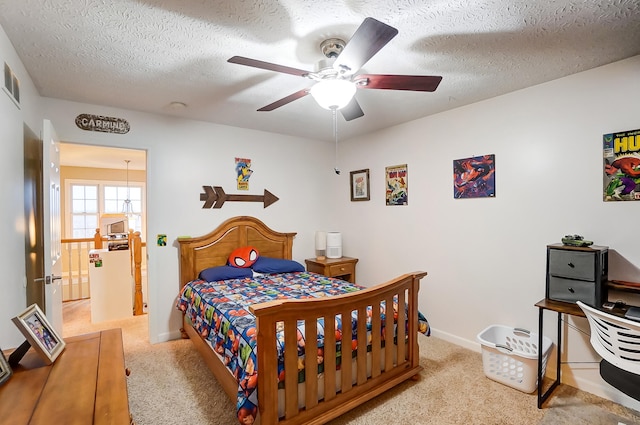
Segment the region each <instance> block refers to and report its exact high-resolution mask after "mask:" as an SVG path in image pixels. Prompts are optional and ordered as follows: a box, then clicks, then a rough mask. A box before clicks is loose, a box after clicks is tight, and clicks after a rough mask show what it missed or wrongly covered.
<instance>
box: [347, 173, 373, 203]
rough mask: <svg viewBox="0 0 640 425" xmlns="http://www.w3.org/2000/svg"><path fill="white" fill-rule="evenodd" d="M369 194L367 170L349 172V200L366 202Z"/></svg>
mask: <svg viewBox="0 0 640 425" xmlns="http://www.w3.org/2000/svg"><path fill="white" fill-rule="evenodd" d="M369 199H370V193H369V169H368V168H367V169H365V170H357V171H352V172H351V200H352V201H368V200H369Z"/></svg>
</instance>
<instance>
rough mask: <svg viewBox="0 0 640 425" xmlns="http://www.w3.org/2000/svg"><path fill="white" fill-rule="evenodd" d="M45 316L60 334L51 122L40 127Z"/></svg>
mask: <svg viewBox="0 0 640 425" xmlns="http://www.w3.org/2000/svg"><path fill="white" fill-rule="evenodd" d="M42 175H43V189H44V190H43V192H44V193H43V200H42V201H43V202H42V207H43V208H42V216H43V217H42V218H43V220H42V221H43V225H44V226H43V227H44V231H43V239H44V241H43V242H44V243H43V245H44V277H45V291H44V299H45V314H46V316H47V319H48V320H49V322H50V323H51V325H52V326H53V327H54V329H55V330H56V331H57V332H58V334H59V335H62V261H61V260H60V256H61V255H62V243H61V238H62V235H61V227H60V226H61V225H60V142H59V141H58V137H57V136H56V133H55V130H54V128H53V125H52V124H51V121H49V120H44V122H43V125H42Z"/></svg>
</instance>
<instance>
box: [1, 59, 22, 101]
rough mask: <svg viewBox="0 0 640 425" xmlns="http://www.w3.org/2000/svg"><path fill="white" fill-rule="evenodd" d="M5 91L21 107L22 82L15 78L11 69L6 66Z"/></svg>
mask: <svg viewBox="0 0 640 425" xmlns="http://www.w3.org/2000/svg"><path fill="white" fill-rule="evenodd" d="M3 89H4V91H5V92H6V93H7V94H8V95H9V97H10V98H11V100H13V102H14V103H15V104H16V106H17V107H18V108H19V107H20V81H18V78H17V77H16V76H15V74H14V73H13V71H12V70H11V67H10V66H9V65H7V63H6V62H5V64H4V87H3Z"/></svg>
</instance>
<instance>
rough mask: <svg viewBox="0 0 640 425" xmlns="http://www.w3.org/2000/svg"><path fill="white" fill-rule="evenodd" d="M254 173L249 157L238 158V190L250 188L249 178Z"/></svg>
mask: <svg viewBox="0 0 640 425" xmlns="http://www.w3.org/2000/svg"><path fill="white" fill-rule="evenodd" d="M251 174H253V170H252V169H251V160H250V159H248V158H236V179H237V182H238V190H249V178H250V177H251Z"/></svg>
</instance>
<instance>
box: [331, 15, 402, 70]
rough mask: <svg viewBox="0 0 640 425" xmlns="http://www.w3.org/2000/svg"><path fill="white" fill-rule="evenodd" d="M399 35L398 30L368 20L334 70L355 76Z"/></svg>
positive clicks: (353, 37) (334, 64) (351, 41)
mask: <svg viewBox="0 0 640 425" xmlns="http://www.w3.org/2000/svg"><path fill="white" fill-rule="evenodd" d="M397 34H398V30H397V29H395V28H393V27H391V26H389V25H387V24H384V23H382V22H380V21H377V20H375V19H373V18H366V19H365V20H364V21H363V22H362V24H361V25H360V27H358V29H357V30H356V32H355V33H354V34H353V36H352V37H351V40H349V41H348V42H347V45H346V46H344V50H342V53H340V55H338V57H337V58H336V60H335V62H334V63H333V68H334V69H336V70H337V71H338V72H340V73H344V74H347V75H351V74H354V73H355V72H357V71H358V70H359V69H360V68H362V66H363V65H364V64H365V63H367V61H368V60H369V59H371V58H372V57H373V55H375V54H376V53H378V51H379V50H380V49H382V48H383V47H384V46H385V45H386V44H387V43H388V42H389V41H390V40H391V39H392V38H393V37H395V36H396V35H397Z"/></svg>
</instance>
